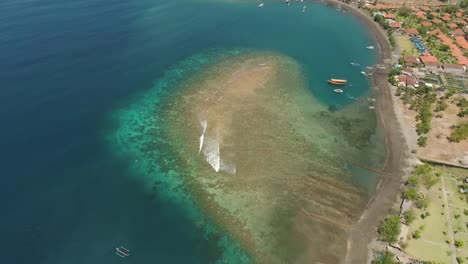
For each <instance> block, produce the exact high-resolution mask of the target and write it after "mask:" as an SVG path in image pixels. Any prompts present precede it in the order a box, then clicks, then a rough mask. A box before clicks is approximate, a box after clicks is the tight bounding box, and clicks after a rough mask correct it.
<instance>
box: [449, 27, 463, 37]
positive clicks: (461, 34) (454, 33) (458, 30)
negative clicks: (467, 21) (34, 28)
mask: <svg viewBox="0 0 468 264" xmlns="http://www.w3.org/2000/svg"><path fill="white" fill-rule="evenodd" d="M451 34H452V35H454V36H464V35H465V32H463V30H461V29H459V28H457V29H455V30H454V31H452V32H451Z"/></svg>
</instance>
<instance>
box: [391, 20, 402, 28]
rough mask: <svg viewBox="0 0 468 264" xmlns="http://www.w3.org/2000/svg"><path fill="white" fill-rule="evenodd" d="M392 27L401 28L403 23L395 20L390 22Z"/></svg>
mask: <svg viewBox="0 0 468 264" xmlns="http://www.w3.org/2000/svg"><path fill="white" fill-rule="evenodd" d="M390 27H391V28H396V29H398V28H401V23H399V22H396V21H395V22H393V23H391V24H390Z"/></svg>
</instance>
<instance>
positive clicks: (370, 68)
mask: <svg viewBox="0 0 468 264" xmlns="http://www.w3.org/2000/svg"><path fill="white" fill-rule="evenodd" d="M366 69H368V70H373V69H374V67H366Z"/></svg>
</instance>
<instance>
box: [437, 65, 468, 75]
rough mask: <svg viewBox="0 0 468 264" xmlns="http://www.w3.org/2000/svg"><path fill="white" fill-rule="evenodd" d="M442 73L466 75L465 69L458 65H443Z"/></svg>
mask: <svg viewBox="0 0 468 264" xmlns="http://www.w3.org/2000/svg"><path fill="white" fill-rule="evenodd" d="M442 69H443V71H444V72H449V73H454V74H464V73H466V67H465V66H462V65H458V64H444V65H442Z"/></svg>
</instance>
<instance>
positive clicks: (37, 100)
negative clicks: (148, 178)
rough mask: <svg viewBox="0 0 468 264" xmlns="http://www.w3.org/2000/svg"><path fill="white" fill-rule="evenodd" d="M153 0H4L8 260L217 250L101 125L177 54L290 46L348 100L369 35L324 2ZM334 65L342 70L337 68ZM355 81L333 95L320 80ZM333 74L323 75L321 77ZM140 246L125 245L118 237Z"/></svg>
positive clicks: (317, 85) (146, 257)
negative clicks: (147, 186) (119, 250)
mask: <svg viewBox="0 0 468 264" xmlns="http://www.w3.org/2000/svg"><path fill="white" fill-rule="evenodd" d="M279 2H281V1H271V2H267V4H266V7H265V8H264V9H258V8H257V7H256V4H255V3H253V4H252V3H240V4H239V3H237V4H234V3H225V2H218V3H216V1H201V0H198V1H189V0H181V1H160V0H151V1H150V0H139V1H124V0H106V1H104V0H81V1H62V0H3V1H1V2H0V124H1V130H0V149H1V151H0V164H1V173H0V175H1V179H2V185H1V187H0V199H1V205H2V217H1V218H0V234H1V239H0V252H1V253H2V263H89V264H92V263H120V262H125V263H149V262H150V261H151V262H152V263H212V262H214V261H216V260H218V259H219V258H220V255H221V252H220V249H219V247H218V246H217V242H218V241H216V240H214V239H206V238H205V237H204V236H203V233H202V232H201V231H199V230H198V229H197V228H196V224H195V223H193V222H192V221H190V219H188V218H187V217H185V216H184V214H183V213H181V212H180V211H179V210H178V209H177V207H175V206H173V205H172V204H171V203H170V202H167V201H162V200H158V199H157V198H154V197H148V194H147V193H145V192H143V191H142V190H141V189H142V188H141V184H140V183H139V182H138V181H137V180H135V177H132V173H133V172H132V170H131V169H130V167H129V164H128V163H127V162H125V160H121V159H118V158H116V157H115V155H113V153H112V152H111V151H110V149H109V146H108V143H107V142H106V141H105V140H104V139H103V138H104V137H105V135H104V134H105V133H106V131H109V130H111V129H112V127H113V126H115V125H116V124H113V123H112V121H110V120H109V118H108V116H109V115H110V113H112V112H113V111H114V109H118V108H120V107H121V106H122V105H125V104H126V103H127V102H129V101H131V98H132V97H133V96H134V95H135V94H139V93H141V92H143V91H145V90H146V89H149V88H150V87H151V85H152V82H153V81H154V80H155V79H158V78H160V77H161V76H162V75H163V73H164V71H165V70H166V69H168V67H170V66H171V65H174V64H175V63H177V62H178V61H181V60H183V59H184V58H186V57H188V56H191V55H193V54H196V53H199V52H201V51H203V50H206V49H210V48H237V47H241V48H251V49H266V50H273V51H278V52H281V53H284V54H286V55H288V56H291V57H293V58H294V59H296V60H297V61H299V62H300V63H301V64H303V66H304V70H305V72H306V74H307V78H308V79H307V81H308V82H309V85H310V87H311V89H312V90H311V92H313V93H314V94H315V95H316V96H317V97H318V98H319V99H320V100H321V101H323V102H324V103H326V104H330V105H345V104H347V103H351V102H352V99H350V97H359V96H366V93H367V91H368V84H367V80H366V79H365V78H363V77H362V76H361V75H359V71H360V70H359V69H356V68H352V67H351V66H350V65H349V62H351V61H354V62H359V63H361V64H362V65H363V66H367V65H370V64H372V63H373V62H374V60H375V58H374V54H373V52H372V51H369V50H367V49H365V48H364V47H365V46H367V45H369V44H372V43H373V39H372V37H371V36H370V34H368V33H367V32H366V29H365V28H364V27H363V26H362V25H360V23H359V21H357V20H356V19H355V18H353V17H352V16H350V15H349V14H344V13H340V12H338V11H336V10H335V9H333V8H332V7H327V6H324V5H320V4H309V9H308V12H306V13H304V14H303V13H301V12H300V10H301V8H302V6H300V5H293V6H291V7H289V8H288V7H286V6H285V5H282V4H281V3H279ZM336 75H338V76H336ZM331 77H341V78H346V79H348V80H350V82H352V83H353V89H352V90H350V91H349V92H348V96H342V97H337V96H336V95H335V94H334V93H333V92H331V91H330V88H329V87H328V86H327V84H326V83H325V82H324V80H326V79H328V78H331ZM327 88H328V89H327ZM121 244H122V245H128V246H129V247H130V248H131V249H132V250H133V253H134V255H133V256H132V258H129V259H119V258H118V257H116V256H115V255H114V247H115V246H118V245H121Z"/></svg>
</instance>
